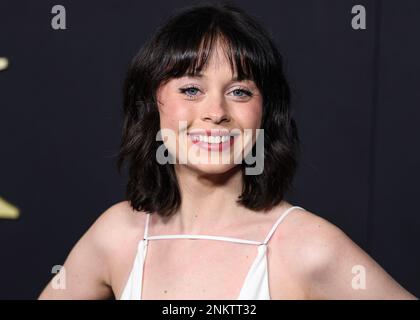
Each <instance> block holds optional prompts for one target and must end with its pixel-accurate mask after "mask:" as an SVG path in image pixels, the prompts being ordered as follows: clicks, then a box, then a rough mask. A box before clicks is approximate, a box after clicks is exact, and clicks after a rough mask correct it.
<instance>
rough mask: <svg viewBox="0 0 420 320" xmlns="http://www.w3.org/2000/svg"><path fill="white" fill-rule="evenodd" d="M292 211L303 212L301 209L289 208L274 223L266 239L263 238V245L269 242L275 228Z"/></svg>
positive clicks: (296, 207)
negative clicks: (299, 210) (298, 210)
mask: <svg viewBox="0 0 420 320" xmlns="http://www.w3.org/2000/svg"><path fill="white" fill-rule="evenodd" d="M293 209H302V210H305V209H304V208H302V207H299V206H293V207H290V208H289V209H287V210H286V211H285V212H283V213H282V215H281V216H280V218H278V219H277V221H276V223H274V225H273V227H272V228H271V230H270V232H269V233H268V235H267V237H266V238H265V240H264V244H267V243H268V241H270V238H271V236H272V235H273V233H274V231H276V229H277V226H278V225H279V224H280V222H282V221H283V219H284V218H286V216H287V215H288V213H289V212H291V211H292V210H293Z"/></svg>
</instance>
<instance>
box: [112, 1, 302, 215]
mask: <svg viewBox="0 0 420 320" xmlns="http://www.w3.org/2000/svg"><path fill="white" fill-rule="evenodd" d="M218 39H223V40H224V44H225V48H224V50H225V51H226V53H227V56H228V59H229V62H230V65H231V68H232V70H235V69H234V68H233V67H235V68H236V70H237V76H238V79H239V80H242V79H252V80H253V81H254V82H255V84H256V85H257V87H258V88H259V90H260V92H261V93H262V96H263V112H262V122H261V126H262V129H264V170H263V172H262V173H261V174H260V175H246V174H245V173H244V172H245V167H246V166H247V164H246V163H245V162H244V161H243V162H242V164H241V166H242V177H243V188H242V194H241V195H240V196H239V197H238V199H237V201H238V202H239V203H240V204H241V205H243V206H245V207H246V208H249V209H252V210H255V211H267V210H270V209H271V208H273V207H274V206H275V205H277V204H279V203H280V202H281V201H282V200H283V198H284V195H285V193H286V192H287V191H288V190H289V189H290V188H292V189H293V184H292V180H293V177H294V175H295V172H296V169H297V165H298V162H297V158H298V154H299V153H300V148H299V138H298V133H297V127H296V123H295V120H294V119H293V118H292V115H291V107H290V96H291V94H290V88H289V84H288V83H287V80H286V78H285V75H284V71H283V58H282V56H281V54H280V53H279V51H278V49H277V48H276V45H275V44H274V41H273V40H272V39H271V36H270V35H269V34H268V32H267V31H266V30H264V28H263V27H262V26H261V25H260V24H259V23H258V22H257V21H256V20H255V19H254V18H253V17H251V16H250V15H248V14H247V13H245V12H244V11H243V10H241V9H240V8H238V7H236V6H235V5H232V4H230V3H226V2H225V3H213V4H208V3H206V4H200V5H194V6H190V7H186V8H184V9H181V10H180V11H176V12H175V13H173V14H172V16H170V17H169V18H168V20H167V21H166V22H165V23H164V24H162V25H161V26H160V27H159V28H158V30H157V31H156V32H155V33H154V34H153V35H152V37H151V38H150V39H149V40H147V42H146V43H145V44H144V45H143V47H142V48H141V49H140V51H139V52H138V53H137V55H136V56H135V57H134V58H133V60H132V62H131V65H130V67H129V70H128V73H127V76H126V78H125V82H124V88H123V94H124V101H123V117H124V118H123V131H122V141H121V145H120V148H119V153H118V161H117V166H118V171H119V172H120V173H121V168H122V166H123V164H124V163H126V164H127V167H128V183H127V187H126V198H127V200H129V202H130V203H131V206H132V207H133V208H134V209H136V210H138V211H144V212H148V213H154V212H156V213H158V214H160V215H162V216H170V215H171V214H173V213H175V212H176V210H177V209H179V207H180V204H181V195H180V190H179V185H178V182H177V179H176V175H175V170H174V165H173V164H169V163H168V164H165V165H161V164H159V163H158V162H157V161H156V150H157V149H158V148H159V146H160V145H161V144H162V143H163V142H161V141H156V134H157V133H158V131H159V130H160V121H159V112H158V108H157V99H156V91H157V89H158V88H159V86H160V84H162V83H164V82H165V81H168V80H170V79H171V78H177V77H181V76H183V75H185V74H187V73H189V74H192V75H195V74H196V73H197V72H200V70H202V69H203V67H205V66H206V61H207V58H208V57H209V56H210V55H211V52H212V50H213V48H214V45H215V43H216V41H217V40H218ZM254 151H255V144H254V147H253V150H252V152H254Z"/></svg>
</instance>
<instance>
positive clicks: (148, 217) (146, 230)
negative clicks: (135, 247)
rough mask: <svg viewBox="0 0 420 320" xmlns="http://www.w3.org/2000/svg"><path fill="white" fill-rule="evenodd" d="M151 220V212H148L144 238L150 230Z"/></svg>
mask: <svg viewBox="0 0 420 320" xmlns="http://www.w3.org/2000/svg"><path fill="white" fill-rule="evenodd" d="M149 220H150V213H146V224H145V227H144V236H143V239H144V240H146V239H147V234H148V232H149Z"/></svg>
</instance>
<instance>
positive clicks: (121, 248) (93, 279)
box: [39, 201, 144, 299]
mask: <svg viewBox="0 0 420 320" xmlns="http://www.w3.org/2000/svg"><path fill="white" fill-rule="evenodd" d="M143 221H144V213H143V212H138V211H135V210H134V209H133V208H131V206H130V204H129V202H127V201H123V202H119V203H117V204H114V205H113V206H111V207H109V208H108V209H106V210H105V211H104V212H103V213H101V214H100V215H99V217H98V218H97V219H96V221H95V222H94V223H93V224H92V225H91V226H90V228H89V229H88V230H87V231H86V232H85V233H84V234H83V236H82V237H81V238H80V239H79V240H78V241H77V243H76V244H75V245H74V247H73V248H72V250H71V251H70V253H69V254H68V256H67V258H66V260H65V262H64V265H63V268H62V269H61V270H60V272H59V273H58V274H57V275H56V276H55V277H54V278H53V279H52V280H51V281H50V282H49V283H48V285H47V286H46V287H45V288H44V290H43V292H42V293H41V295H40V297H39V298H40V299H106V298H111V297H112V296H113V285H112V281H113V275H114V274H115V271H114V270H115V268H118V266H117V265H116V261H119V260H120V258H121V259H122V258H124V256H125V255H127V254H129V251H128V250H129V249H131V247H133V246H134V245H135V240H136V237H137V236H138V230H139V228H140V227H142V226H143V224H144V222H143ZM123 260H124V259H123ZM125 260H126V259H125ZM63 272H65V273H63ZM62 277H65V280H66V288H65V290H56V288H54V283H55V282H56V280H57V279H56V278H62Z"/></svg>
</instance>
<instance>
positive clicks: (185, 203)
mask: <svg viewBox="0 0 420 320" xmlns="http://www.w3.org/2000/svg"><path fill="white" fill-rule="evenodd" d="M175 172H176V175H177V180H178V185H179V188H180V192H181V199H182V203H181V206H180V209H179V210H178V211H177V212H176V214H174V215H173V216H172V217H171V218H170V220H171V223H170V224H171V229H172V228H174V229H175V230H176V231H177V232H179V233H181V234H205V233H210V232H211V231H214V230H220V229H223V228H224V227H227V226H229V225H232V224H233V223H235V222H237V219H240V217H241V214H242V218H243V214H244V213H245V212H249V210H248V209H246V208H244V207H243V206H241V205H240V204H238V203H236V200H237V199H238V197H239V195H240V194H241V193H242V184H243V179H242V172H241V167H240V166H236V167H234V168H232V169H231V170H230V171H228V172H226V173H223V174H203V173H202V172H198V171H196V170H193V169H191V168H188V167H187V166H182V165H176V166H175Z"/></svg>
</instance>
